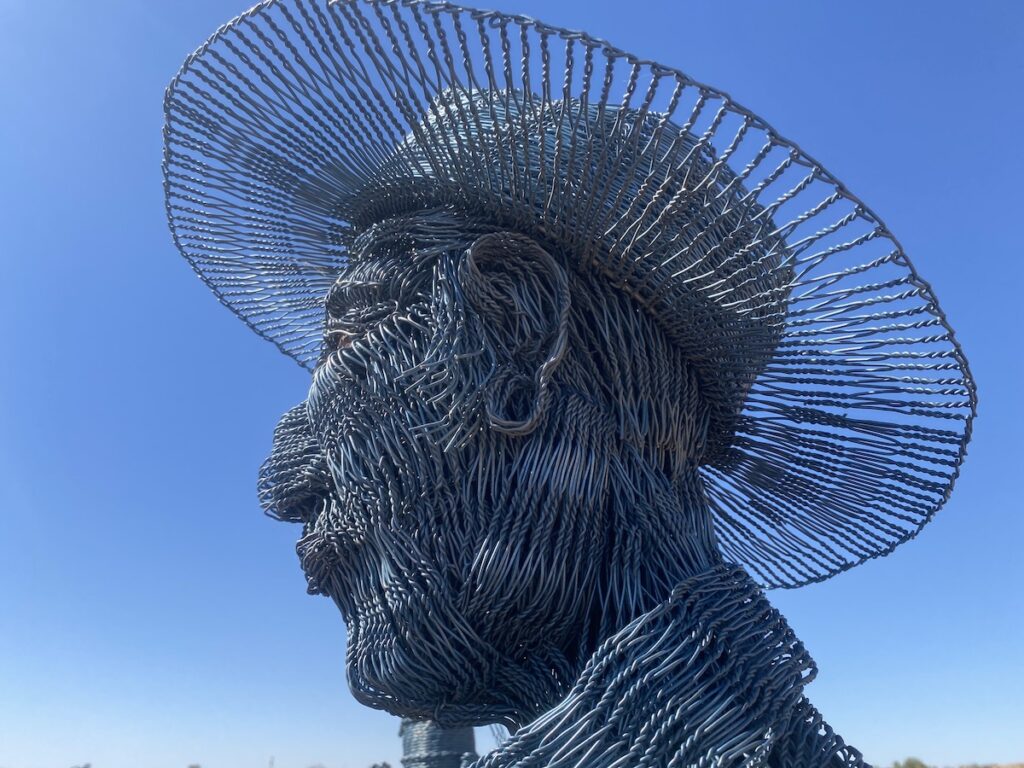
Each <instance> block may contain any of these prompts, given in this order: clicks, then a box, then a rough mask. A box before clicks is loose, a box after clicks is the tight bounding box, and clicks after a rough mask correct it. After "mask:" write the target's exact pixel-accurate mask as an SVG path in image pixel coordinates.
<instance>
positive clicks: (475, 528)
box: [164, 0, 976, 768]
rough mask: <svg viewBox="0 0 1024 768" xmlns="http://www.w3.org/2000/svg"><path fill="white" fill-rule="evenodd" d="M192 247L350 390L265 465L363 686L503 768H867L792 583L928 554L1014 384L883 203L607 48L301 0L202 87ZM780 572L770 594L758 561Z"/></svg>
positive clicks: (183, 108)
mask: <svg viewBox="0 0 1024 768" xmlns="http://www.w3.org/2000/svg"><path fill="white" fill-rule="evenodd" d="M165 107H166V124H165V161H164V169H165V188H166V197H167V211H168V217H169V221H170V224H171V229H172V232H173V234H174V238H175V242H176V244H177V245H178V247H179V249H180V250H181V252H182V254H183V255H184V256H185V257H186V258H187V259H188V260H189V262H190V263H191V265H192V266H193V268H194V269H195V270H196V271H197V272H198V274H199V275H200V277H201V278H202V279H203V280H204V282H206V284H207V285H208V286H209V287H210V288H211V289H212V290H213V291H214V293H215V294H216V295H217V296H218V297H219V298H220V300H221V301H222V302H223V303H225V304H226V305H227V306H228V307H229V308H230V309H231V310H232V311H233V312H235V313H236V314H237V315H238V316H239V317H240V318H242V320H244V321H245V322H246V323H247V324H248V325H249V326H250V327H251V328H252V329H253V330H255V331H256V332H257V333H259V334H260V335H261V336H264V337H265V338H267V339H269V340H270V341H273V342H274V343H275V344H276V345H277V346H278V347H279V348H280V349H281V350H282V351H283V352H284V353H285V354H287V355H289V356H290V357H292V358H294V359H295V360H296V361H297V362H299V363H300V364H301V365H304V366H306V367H307V368H310V369H311V370H312V373H313V377H312V385H311V388H310V392H309V396H308V398H307V400H306V401H305V402H304V403H302V404H301V405H299V406H297V407H296V408H294V409H292V410H291V411H289V412H288V413H287V414H286V415H285V417H284V418H283V419H282V421H281V423H280V425H279V426H278V428H277V430H276V431H275V436H274V446H273V451H272V454H271V457H270V458H269V459H268V461H267V462H266V464H265V465H264V467H263V470H262V471H261V477H260V497H261V501H262V503H263V505H264V507H265V509H266V510H267V512H268V513H269V514H271V515H273V516H275V517H277V518H280V519H283V520H291V521H295V522H300V523H302V524H303V526H304V529H303V535H302V538H301V539H300V541H299V544H298V552H299V556H300V559H301V562H302V565H303V568H304V570H305V572H306V574H307V578H308V580H309V587H310V591H311V592H323V593H325V594H327V595H329V596H330V597H331V598H332V599H333V600H334V601H335V602H336V604H337V605H338V607H339V608H340V610H341V612H342V614H343V616H344V618H345V621H346V625H347V628H348V646H347V670H348V676H349V683H350V687H351V688H352V691H353V693H354V695H355V696H356V697H357V698H358V699H359V700H360V701H362V702H364V703H367V704H369V705H371V706H375V707H380V708H384V709H387V710H389V711H391V712H393V713H395V714H398V715H402V716H405V717H411V718H427V717H430V718H434V719H436V720H437V721H438V722H440V723H442V724H447V725H475V724H488V723H501V724H504V725H506V726H508V727H509V728H510V729H513V734H512V736H511V737H510V739H509V740H508V741H507V742H505V743H504V744H502V745H501V746H500V747H499V748H498V749H496V750H495V751H493V752H491V753H490V754H489V755H486V756H484V757H483V758H481V759H480V760H479V761H477V762H475V763H474V765H476V766H479V768H497V767H498V766H513V765H514V766H523V767H524V768H525V766H549V767H551V768H555V767H558V768H568V766H588V767H589V766H593V767H600V766H608V767H609V768H611V766H616V768H621V767H622V766H634V765H637V766H639V765H644V766H662V765H666V766H668V765H671V766H684V765H685V766H690V765H693V766H704V765H708V766H710V765H716V766H717V765H722V766H725V765H729V766H732V765H750V766H755V765H773V766H775V765H777V766H819V765H862V764H863V763H862V761H861V758H860V756H859V754H858V753H857V752H856V750H854V749H852V748H850V747H848V746H846V745H845V744H844V743H843V741H842V740H841V739H840V738H839V737H838V736H837V735H836V734H835V733H834V732H833V731H832V730H831V729H830V728H829V727H828V725H827V724H825V723H824V721H823V720H822V719H821V716H820V715H819V714H818V713H817V712H816V711H815V710H814V708H813V707H812V706H811V705H810V704H809V703H808V702H807V700H806V698H805V697H804V695H803V687H804V685H805V684H806V683H807V682H809V681H810V680H811V679H812V678H813V674H814V667H813V663H812V662H811V660H810V657H809V656H808V655H807V653H806V651H805V650H804V649H803V647H802V645H801V644H800V643H799V641H798V640H797V639H796V638H795V637H794V636H793V634H792V632H791V630H790V629H789V628H788V626H787V625H786V624H785V621H784V620H783V619H782V617H781V616H779V614H778V613H777V612H776V611H774V609H772V608H771V607H770V605H769V604H768V603H767V600H766V599H765V597H764V594H763V592H762V590H761V588H762V587H766V588H771V587H780V586H784V587H796V586H800V585H803V584H807V583H810V582H814V581H820V580H823V579H826V578H828V577H830V576H832V575H834V574H836V573H839V572H841V571H843V570H846V569H848V568H851V567H853V566H855V565H858V564H860V563H862V562H864V561H865V560H867V559H870V558H873V557H878V556H880V555H884V554H887V553H888V552H890V551H892V549H894V548H895V547H896V546H898V545H899V544H901V543H903V542H904V541H907V540H908V539H910V538H912V537H913V536H914V535H916V533H917V532H918V531H919V530H920V529H921V527H922V526H923V525H924V524H925V523H927V522H928V521H929V520H930V519H931V518H932V517H933V515H934V514H935V512H936V511H937V510H938V509H939V507H941V506H942V504H943V503H944V502H945V500H946V499H947V498H948V496H949V493H950V491H951V489H952V485H953V482H954V480H955V478H956V476H957V473H958V471H959V467H960V464H961V462H962V459H963V456H964V453H965V449H966V444H967V442H968V440H969V438H970V432H971V421H972V418H973V416H974V413H975V409H976V392H975V387H974V383H973V380H972V378H971V376H970V372H969V369H968V366H967V362H966V360H965V358H964V356H963V353H962V351H961V349H960V347H959V345H958V344H957V342H956V340H955V338H954V335H953V331H952V330H951V328H950V326H949V324H948V323H947V321H946V319H945V317H944V315H943V314H942V311H941V310H940V309H939V306H938V304H937V302H936V300H935V297H934V295H933V294H932V291H931V289H930V288H929V286H928V285H927V283H925V282H924V281H923V280H922V279H921V278H920V277H919V276H918V274H917V272H916V271H915V270H914V268H913V267H912V266H911V264H910V262H909V260H908V259H907V257H906V255H905V254H904V252H903V249H902V247H901V246H900V245H899V243H898V242H897V241H896V239H895V238H894V237H893V236H892V234H891V233H890V232H889V231H888V229H887V228H886V227H885V226H884V224H882V222H881V221H880V220H879V219H878V217H877V216H875V214H874V213H873V212H872V211H871V210H870V209H869V208H868V207H867V206H866V205H864V204H863V203H862V202H861V201H860V200H859V199H858V198H856V197H855V196H854V195H852V194H851V193H850V192H849V191H848V190H846V188H845V187H844V186H843V185H842V184H841V183H840V182H838V181H837V180H836V179H835V178H834V177H833V176H831V175H830V174H829V173H828V172H827V171H825V170H824V169H823V168H822V167H821V166H820V165H819V164H818V163H817V162H816V161H814V160H813V159H812V158H810V157H809V156H808V155H807V154H806V153H804V152H803V151H802V150H800V149H799V147H797V146H796V145H795V144H793V143H792V142H789V141H787V140H786V139H783V138H782V137H781V136H779V135H778V133H776V132H775V131H774V129H772V128H771V127H770V126H769V125H768V124H767V123H765V122H764V121H763V120H762V119H760V118H759V117H757V116H755V115H753V114H752V113H750V112H749V111H747V110H745V109H743V108H742V107H740V106H738V105H737V104H736V103H735V102H733V101H732V100H731V99H730V98H729V97H728V96H727V95H725V94H724V93H722V92H720V91H717V90H714V89H712V88H709V87H707V86H705V85H702V84H700V83H697V82H695V81H693V80H692V79H690V78H688V77H687V76H686V75H684V74H683V73H681V72H679V71H678V70H675V69H672V68H669V67H665V66H663V65H660V64H657V63H654V62H650V61H645V60H642V59H638V58H636V57H634V56H632V55H630V54H628V53H625V52H623V51H621V50H618V49H616V48H614V47H613V46H611V45H610V44H608V43H606V42H604V41H601V40H598V39H595V38H592V37H590V36H588V35H586V34H584V33H580V32H572V31H568V30H564V29H559V28H555V27H550V26H548V25H545V24H542V23H540V22H538V21H535V20H533V19H529V18H526V17H522V16H513V15H507V14H502V13H497V12H491V11H476V10H471V9H464V8H460V7H457V6H454V5H450V4H448V3H433V2H420V1H418V0H333V1H331V2H327V1H325V0H269V1H268V2H264V3H261V4H260V5H257V6H256V7H254V8H253V9H251V10H250V11H248V12H247V13H245V14H243V15H242V16H240V17H239V18H237V19H236V20H234V21H232V22H231V23H229V24H227V25H225V26H224V27H222V28H221V29H220V30H219V31H218V32H217V33H216V34H215V35H214V36H213V37H212V38H211V39H210V40H209V41H208V42H207V43H206V44H204V45H203V46H202V47H201V48H200V49H198V50H197V51H196V52H195V53H194V54H193V55H192V56H190V57H189V58H188V59H187V60H186V62H185V64H184V66H183V68H182V70H181V71H180V72H179V74H178V75H177V76H176V77H175V79H174V80H173V82H172V83H171V85H170V87H169V89H168V92H167V96H166V101H165ZM748 574H749V575H748Z"/></svg>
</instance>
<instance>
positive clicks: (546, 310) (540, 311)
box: [261, 209, 717, 724]
mask: <svg viewBox="0 0 1024 768" xmlns="http://www.w3.org/2000/svg"><path fill="white" fill-rule="evenodd" d="M357 243H358V245H357V250H356V251H354V252H353V258H352V261H351V264H350V265H349V267H347V268H346V269H345V270H344V271H343V272H342V273H341V275H340V276H339V278H338V280H337V281H336V282H335V284H334V286H333V287H332V289H331V291H330V293H329V295H328V298H327V301H326V318H325V326H324V329H325V344H324V352H323V355H322V357H321V359H320V362H319V363H318V365H317V367H316V369H315V371H314V373H313V381H312V386H311V388H310V392H309V397H308V399H307V401H306V402H305V403H303V404H302V405H300V406H298V407H296V408H295V409H293V410H291V411H289V413H288V414H286V415H285V417H284V419H283V420H282V422H281V425H280V426H279V427H278V430H277V434H276V438H275V443H274V451H273V454H272V456H271V458H270V459H269V460H268V461H267V463H266V464H265V466H264V470H263V474H262V484H261V490H262V498H263V501H264V504H265V505H266V508H267V510H268V511H269V512H270V513H271V514H273V515H275V516H277V517H279V518H282V519H287V520H294V521H297V522H301V523H303V525H304V535H303V537H302V539H301V541H300V542H299V554H300V557H301V559H302V564H303V567H304V568H305V570H306V573H307V576H308V578H309V581H310V586H311V589H313V590H314V591H322V592H325V593H327V594H329V595H330V596H331V597H332V598H333V599H334V600H335V601H336V603H337V604H338V606H339V608H340V609H341V611H342V613H343V615H344V616H345V619H346V621H347V624H348V628H349V645H348V674H349V679H350V683H351V686H352V689H353V691H354V692H355V694H356V695H357V696H358V697H359V698H360V699H361V700H363V701H365V702H366V703H369V704H372V705H374V706H378V707H384V708H387V709H389V710H391V711H392V712H395V713H396V714H402V715H413V716H428V715H429V716H433V717H438V718H441V719H442V720H445V721H447V722H460V723H469V722H494V721H495V720H502V721H505V722H508V723H510V724H514V723H517V722H522V721H524V720H525V719H527V718H528V717H531V716H533V715H536V714H538V713H539V712H541V711H543V710H544V709H546V708H548V707H550V706H551V705H552V704H553V703H554V702H555V701H557V699H558V698H559V697H560V696H561V695H562V694H564V693H565V690H566V688H567V686H569V685H570V684H571V683H572V682H573V680H574V679H575V677H576V676H577V674H578V672H579V669H578V668H579V665H580V664H581V663H582V662H584V661H585V660H586V659H587V658H588V657H589V656H590V654H591V653H592V652H593V650H594V646H595V644H596V643H597V642H598V641H599V640H601V639H602V638H604V637H607V636H608V634H609V633H610V632H611V631H614V630H616V629H618V628H620V627H622V626H624V625H625V624H626V623H628V621H630V620H631V619H632V618H633V617H635V616H636V615H637V614H638V613H640V612H642V611H643V610H647V609H649V608H650V607H651V606H652V605H654V604H655V603H657V602H658V601H660V600H662V599H664V598H665V596H666V595H667V594H668V592H669V591H670V590H671V588H672V586H673V585H674V584H676V583H678V581H679V580H680V579H681V578H683V577H685V576H686V575H689V574H691V573H695V572H699V571H702V570H704V569H706V568H707V567H709V566H710V565H711V564H712V563H713V562H715V561H716V560H717V550H716V549H715V545H714V535H713V531H712V521H711V515H710V511H709V509H708V506H707V500H706V499H705V496H704V491H703V484H702V481H701V477H700V474H699V473H698V467H699V465H700V463H701V460H702V457H703V453H704V450H705V448H706V440H707V428H708V408H707V405H706V403H705V402H704V401H703V399H702V396H701V392H700V385H699V381H698V377H697V375H696V371H695V369H694V367H693V366H692V365H691V364H690V363H689V362H688V361H687V360H686V359H685V356H684V355H683V354H682V353H681V352H680V350H679V348H678V346H677V345H675V344H673V343H672V342H671V341H670V340H669V339H668V338H667V337H666V335H665V333H664V331H663V330H662V329H661V328H660V327H659V325H658V323H657V321H656V320H655V319H654V318H652V317H651V316H650V315H649V314H648V313H647V312H645V311H644V310H643V309H642V308H641V307H640V306H639V305H638V304H637V303H636V301H634V300H633V299H632V298H631V297H629V296H628V295H626V294H624V293H623V292H622V291H619V290H616V289H615V288H613V287H612V286H610V285H609V284H608V281H607V280H606V279H604V278H603V277H601V276H598V275H585V274H579V273H576V272H574V271H573V270H572V269H571V268H570V267H569V266H568V265H567V263H566V262H567V260H566V259H565V258H564V257H563V256H562V255H561V254H559V253H558V251H557V248H555V247H553V246H551V245H549V244H542V243H540V242H538V241H537V240H535V239H533V238H530V237H527V236H524V235H521V234H517V233H511V232H507V231H503V230H502V229H501V228H500V227H499V226H492V225H483V224H480V223H479V222H478V221H477V222H474V221H473V220H472V219H471V218H468V217H465V216H460V215H459V214H457V213H455V212H453V211H451V210H445V209H436V210H430V211H420V212H417V213H415V214H410V215H407V216H403V217H399V218H396V219H392V220H389V221H386V222H382V223H380V224H377V225H374V226H371V227H369V228H368V229H367V231H366V232H365V233H363V234H362V235H361V236H360V238H359V239H358V241H357Z"/></svg>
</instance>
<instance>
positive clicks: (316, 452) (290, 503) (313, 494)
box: [257, 402, 331, 523]
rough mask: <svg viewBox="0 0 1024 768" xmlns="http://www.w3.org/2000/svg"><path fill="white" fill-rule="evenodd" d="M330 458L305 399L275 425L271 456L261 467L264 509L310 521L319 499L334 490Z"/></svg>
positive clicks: (288, 518) (290, 519) (278, 515)
mask: <svg viewBox="0 0 1024 768" xmlns="http://www.w3.org/2000/svg"><path fill="white" fill-rule="evenodd" d="M330 482H331V476H330V471H329V470H328V468H327V461H326V459H325V458H324V457H323V455H322V454H321V452H320V446H319V445H318V444H317V442H316V440H315V439H314V437H313V431H312V429H311V428H310V424H309V417H308V416H307V414H306V404H305V402H303V403H300V404H299V405H297V406H295V407H294V408H292V409H290V410H289V411H287V412H286V413H285V414H284V416H282V417H281V420H280V421H279V422H278V424H277V427H276V428H275V429H274V443H273V447H272V448H271V450H270V456H269V457H268V458H267V460H266V461H264V462H263V466H261V467H260V475H259V483H258V485H257V488H258V491H259V498H260V505H261V506H262V507H263V511H264V512H266V513H267V514H268V515H270V516H271V517H273V518H276V519H278V520H285V521H288V522H293V523H305V522H309V521H310V520H312V519H313V517H314V516H315V515H316V510H317V507H318V502H319V501H320V500H322V499H324V498H325V497H327V496H328V495H329V494H330V488H331V485H330Z"/></svg>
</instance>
